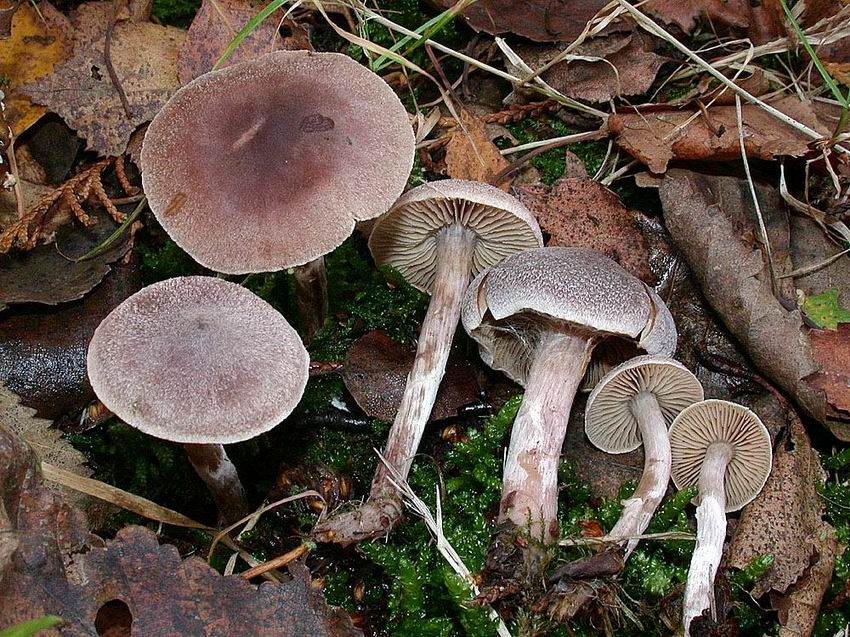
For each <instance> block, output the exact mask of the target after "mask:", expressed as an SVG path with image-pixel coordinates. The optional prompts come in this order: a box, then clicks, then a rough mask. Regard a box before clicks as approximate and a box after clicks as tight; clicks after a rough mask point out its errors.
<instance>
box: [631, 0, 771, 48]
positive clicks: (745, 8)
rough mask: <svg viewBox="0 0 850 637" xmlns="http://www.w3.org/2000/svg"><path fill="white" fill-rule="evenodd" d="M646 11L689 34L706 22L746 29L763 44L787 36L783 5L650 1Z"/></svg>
mask: <svg viewBox="0 0 850 637" xmlns="http://www.w3.org/2000/svg"><path fill="white" fill-rule="evenodd" d="M645 10H646V12H647V13H650V14H652V15H654V16H656V17H658V18H659V19H660V20H661V21H663V22H666V23H668V24H675V25H676V26H678V27H679V28H680V29H682V30H683V31H685V32H690V31H692V30H693V29H694V27H696V25H697V21H698V20H700V19H702V20H705V21H706V22H708V23H709V24H710V25H711V27H713V28H714V29H716V28H717V27H718V26H726V27H736V28H739V29H746V30H747V33H748V35H749V36H750V39H752V40H753V41H754V42H755V43H757V44H760V43H762V42H766V41H768V40H771V39H775V38H777V37H779V36H781V35H783V30H784V27H783V24H784V23H783V14H782V8H781V6H780V5H779V2H773V1H770V2H761V3H751V2H750V1H749V0H650V1H649V2H647V3H646V5H645Z"/></svg>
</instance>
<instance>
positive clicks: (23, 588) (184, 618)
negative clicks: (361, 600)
mask: <svg viewBox="0 0 850 637" xmlns="http://www.w3.org/2000/svg"><path fill="white" fill-rule="evenodd" d="M36 467H37V462H36V458H35V455H34V454H33V453H32V452H31V451H30V450H29V449H28V448H27V447H26V446H25V445H24V444H23V443H22V442H21V441H20V440H19V439H18V438H16V437H15V436H14V435H12V434H10V433H9V432H7V431H5V430H0V501H1V502H2V503H3V507H0V512H5V514H4V515H0V574H2V578H0V629H2V628H5V627H7V626H9V625H13V624H16V623H18V622H22V621H26V620H29V619H34V618H37V617H41V616H42V615H47V614H54V615H59V616H60V617H62V618H63V620H64V622H63V625H62V628H61V633H60V630H51V631H45V632H44V633H42V634H44V635H60V634H61V635H63V637H77V636H79V637H83V636H85V637H89V636H91V635H95V634H103V633H101V632H100V631H99V630H97V629H96V627H95V621H96V619H97V616H98V611H99V610H100V609H101V608H102V607H103V606H104V605H105V604H106V603H107V602H108V601H110V600H115V599H118V600H120V601H121V602H123V603H124V604H126V606H127V608H128V609H129V612H130V614H131V616H132V626H133V634H139V635H228V636H234V637H241V636H245V637H248V636H254V635H261V636H268V637H272V636H275V637H277V636H280V637H301V636H302V635H311V636H312V635H315V636H316V637H355V636H358V635H362V633H361V632H360V631H359V630H357V629H355V628H354V627H353V626H352V624H351V620H350V618H349V617H348V616H347V615H346V614H345V613H344V612H342V611H334V610H331V609H330V608H329V607H328V606H327V605H326V604H325V601H324V599H323V598H322V594H321V591H319V590H318V589H316V588H314V587H313V586H311V583H310V577H309V574H308V571H307V569H306V568H305V567H304V566H302V565H300V564H296V565H294V566H293V567H292V568H291V573H292V575H293V579H292V580H291V581H289V582H284V583H281V584H274V583H270V582H266V583H264V584H262V585H260V586H259V587H257V586H253V585H251V584H250V583H249V582H248V581H247V580H245V579H243V578H241V577H239V576H230V577H222V576H220V575H219V574H218V573H216V572H215V571H214V570H213V569H212V568H210V567H209V566H208V565H207V564H206V563H205V562H204V561H203V560H201V559H200V558H198V557H191V558H189V559H187V560H181V558H180V555H179V553H178V552H177V549H176V548H175V547H173V546H169V545H162V546H161V545H160V544H159V543H158V541H157V538H156V536H155V535H154V534H153V533H152V532H151V531H149V530H147V529H144V528H141V527H133V526H131V527H126V528H124V529H122V530H121V531H119V532H118V535H117V536H116V538H115V539H114V540H111V541H108V542H106V543H104V542H103V541H102V540H100V539H99V538H97V537H95V536H92V535H90V534H89V533H88V531H87V530H86V528H85V520H84V518H83V516H82V515H81V514H80V513H79V512H77V511H75V510H74V509H72V508H71V507H69V506H68V505H67V504H65V503H64V502H63V501H62V499H61V498H60V497H58V496H57V495H55V494H53V493H52V492H51V491H50V490H48V489H47V488H46V487H45V486H44V485H43V484H42V482H41V476H40V474H39V471H38V470H37V468H36ZM4 518H5V519H4ZM10 549H11V550H10ZM3 556H6V559H5V564H4V563H3V561H2V559H3Z"/></svg>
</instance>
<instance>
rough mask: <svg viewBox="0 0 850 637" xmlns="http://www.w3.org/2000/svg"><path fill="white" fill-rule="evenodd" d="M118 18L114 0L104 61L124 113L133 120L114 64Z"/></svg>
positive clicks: (104, 48)
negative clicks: (115, 33)
mask: <svg viewBox="0 0 850 637" xmlns="http://www.w3.org/2000/svg"><path fill="white" fill-rule="evenodd" d="M116 20H118V0H112V13H111V14H110V16H109V24H108V25H107V27H106V41H105V42H104V44H103V61H104V62H105V63H106V72H107V73H109V79H110V81H111V82H112V86H114V87H115V90H116V92H117V93H118V99H119V100H121V107H122V108H123V109H124V114H125V115H127V119H129V120H132V119H133V112H132V110H130V102H128V101H127V94H126V93H124V87H123V86H121V80H119V79H118V74H117V73H116V72H115V67H114V66H113V65H112V33H113V31H115V22H116Z"/></svg>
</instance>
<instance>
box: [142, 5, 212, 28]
mask: <svg viewBox="0 0 850 637" xmlns="http://www.w3.org/2000/svg"><path fill="white" fill-rule="evenodd" d="M200 6H201V0H153V8H152V11H151V13H152V14H153V16H154V17H155V18H157V19H158V20H159V21H160V22H162V23H163V24H168V25H172V26H175V27H188V26H189V24H191V22H192V18H194V17H195V14H196V13H197V12H198V9H199V8H200Z"/></svg>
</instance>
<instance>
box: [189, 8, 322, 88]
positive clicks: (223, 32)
mask: <svg viewBox="0 0 850 637" xmlns="http://www.w3.org/2000/svg"><path fill="white" fill-rule="evenodd" d="M256 15H257V6H256V5H255V4H252V3H251V2H250V0H203V2H202V3H201V8H200V9H198V13H197V14H196V15H195V18H194V19H193V20H192V24H191V26H190V27H189V31H188V33H187V34H186V39H185V40H184V41H183V45H182V46H181V47H180V54H179V57H178V59H177V75H178V77H179V78H180V83H181V84H186V83H187V82H190V81H191V80H193V79H195V78H196V77H198V76H199V75H202V74H204V73H206V72H208V71H210V70H211V69H212V68H213V65H215V63H216V62H217V61H218V59H219V58H220V57H221V54H222V53H224V50H225V49H226V48H227V46H228V45H229V44H230V41H231V40H232V39H233V37H234V36H235V35H236V34H237V33H238V32H239V30H240V29H241V28H242V27H244V26H245V24H247V23H248V21H249V20H251V18H253V17H254V16H256ZM283 16H284V12H283V10H281V9H278V10H277V11H275V12H274V13H272V14H271V15H270V16H268V17H267V18H266V19H265V20H264V21H263V22H261V23H260V24H259V25H258V26H257V28H256V29H254V30H253V31H252V32H251V33H250V34H249V35H248V36H247V37H246V38H245V39H244V40H242V42H240V43H239V46H238V47H236V49H235V50H234V51H233V53H231V54H230V56H229V57H228V58H227V60H226V61H225V62H224V64H223V65H222V68H223V67H225V66H230V65H231V64H236V63H238V62H247V61H249V60H253V59H254V58H256V57H259V56H260V55H263V54H265V53H270V52H272V51H275V50H278V49H286V50H295V49H308V50H312V48H313V47H312V45H311V44H310V37H309V35H308V33H307V30H306V29H305V28H304V27H302V26H301V25H299V24H297V23H296V22H294V21H293V20H291V19H288V18H287V19H286V20H285V21H284V22H283V24H282V26H281V28H280V29H278V25H279V24H281V20H283ZM281 30H285V31H286V32H287V33H288V35H286V36H284V35H283V34H282V33H281Z"/></svg>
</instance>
